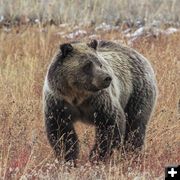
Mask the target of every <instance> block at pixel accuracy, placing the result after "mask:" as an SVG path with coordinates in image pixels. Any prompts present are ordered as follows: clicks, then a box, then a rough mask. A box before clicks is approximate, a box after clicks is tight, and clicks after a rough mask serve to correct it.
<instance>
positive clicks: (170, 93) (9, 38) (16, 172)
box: [0, 26, 180, 179]
mask: <svg viewBox="0 0 180 180" xmlns="http://www.w3.org/2000/svg"><path fill="white" fill-rule="evenodd" d="M69 28H70V27H69ZM70 29H71V28H70ZM86 30H87V31H91V29H86ZM59 31H64V29H63V27H62V28H59V29H57V28H54V27H53V26H51V27H47V28H46V31H42V30H41V28H38V27H29V28H28V29H26V28H25V27H21V28H20V29H16V28H14V29H12V31H11V33H6V32H4V31H2V30H0V137H1V139H0V179H1V178H2V179H19V178H20V177H21V178H22V179H26V177H28V178H29V179H43V178H44V179H134V178H135V177H136V178H138V177H139V178H140V179H143V178H144V179H155V177H158V178H161V179H162V178H163V174H164V167H165V166H166V165H169V164H178V163H179V162H180V157H179V154H178V152H180V134H179V132H180V117H179V115H178V107H177V105H178V101H179V99H180V91H179V90H180V74H179V72H180V61H179V60H180V51H179V49H180V33H177V34H174V35H171V36H169V37H167V36H164V37H158V38H156V39H153V38H149V39H145V38H142V39H140V40H137V41H136V42H135V43H134V44H133V45H132V46H133V47H134V48H136V49H137V50H138V51H140V52H141V53H142V54H143V55H144V56H146V57H147V58H148V59H150V61H151V63H152V64H153V67H154V69H155V72H156V75H157V81H158V88H159V98H158V103H157V107H156V110H155V113H154V115H153V117H152V120H151V122H150V124H149V129H148V133H147V143H146V148H145V155H143V157H141V158H140V157H135V156H134V155H128V156H125V157H123V158H121V157H120V156H119V154H118V153H117V152H116V153H115V154H114V156H113V157H112V159H111V160H110V162H109V163H107V164H100V165H98V166H97V165H94V166H92V165H90V164H89V163H87V155H88V151H89V149H90V147H91V145H92V142H93V135H91V134H93V128H92V127H87V126H86V128H83V127H84V125H81V124H78V125H77V130H78V133H79V134H80V136H81V149H82V151H81V154H80V160H79V164H78V167H77V168H71V169H69V168H68V166H65V165H63V164H61V165H60V166H58V165H57V163H56V161H54V157H53V153H52V151H51V148H50V146H49V144H48V141H47V139H46V135H45V131H44V122H43V118H42V102H41V99H42V96H41V95H42V93H41V91H42V86H43V79H44V75H45V73H46V69H47V65H48V64H49V61H50V58H51V56H52V55H53V53H54V51H55V50H56V47H58V44H59V43H61V42H64V41H66V39H63V38H62V37H60V36H58V35H57V32H59ZM99 36H100V38H105V39H110V40H113V39H116V40H123V41H124V42H125V38H124V37H123V36H122V35H121V34H120V33H116V32H111V33H110V32H108V33H106V32H103V33H101V32H99ZM84 39H87V37H84ZM89 137H90V138H89Z"/></svg>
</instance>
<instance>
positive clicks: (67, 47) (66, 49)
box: [60, 43, 73, 58]
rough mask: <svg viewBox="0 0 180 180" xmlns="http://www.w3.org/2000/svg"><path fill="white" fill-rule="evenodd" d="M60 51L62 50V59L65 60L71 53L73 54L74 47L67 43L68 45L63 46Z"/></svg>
mask: <svg viewBox="0 0 180 180" xmlns="http://www.w3.org/2000/svg"><path fill="white" fill-rule="evenodd" d="M60 49H61V53H62V57H63V58H65V57H66V56H67V55H68V54H69V53H70V52H72V50H73V47H72V45H71V44H68V43H66V44H61V45H60Z"/></svg>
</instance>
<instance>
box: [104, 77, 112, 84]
mask: <svg viewBox="0 0 180 180" xmlns="http://www.w3.org/2000/svg"><path fill="white" fill-rule="evenodd" d="M111 81H112V78H111V76H107V77H105V79H104V82H105V83H106V84H110V82H111Z"/></svg>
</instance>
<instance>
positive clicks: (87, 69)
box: [83, 61, 93, 74]
mask: <svg viewBox="0 0 180 180" xmlns="http://www.w3.org/2000/svg"><path fill="white" fill-rule="evenodd" d="M92 65H93V64H92V62H91V61H89V62H88V63H87V64H85V65H84V67H83V71H84V72H85V73H86V74H90V73H91V71H92Z"/></svg>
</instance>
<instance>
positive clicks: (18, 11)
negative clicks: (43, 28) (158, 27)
mask: <svg viewBox="0 0 180 180" xmlns="http://www.w3.org/2000/svg"><path fill="white" fill-rule="evenodd" d="M179 7H180V1H179V0H168V1H165V0H138V1H134V0H113V1H112V0H106V1H102V0H76V1H75V0H74V1H73V0H71V1H70V0H69V1H67V0H60V1H59V0H1V1H0V16H1V15H3V16H4V17H6V18H8V19H9V20H12V19H16V20H17V19H19V18H20V19H21V18H22V19H23V18H24V19H25V18H27V17H28V18H30V19H31V20H33V19H39V20H40V21H42V22H45V21H49V20H51V19H53V20H54V21H55V22H56V23H58V24H59V23H86V22H89V21H93V22H94V23H102V22H107V23H115V22H117V21H119V20H120V21H121V22H122V21H123V20H124V19H131V20H137V19H144V20H145V21H146V22H147V23H151V22H152V21H154V20H158V21H162V22H169V21H173V22H180V13H179ZM0 19H1V18H0Z"/></svg>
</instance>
